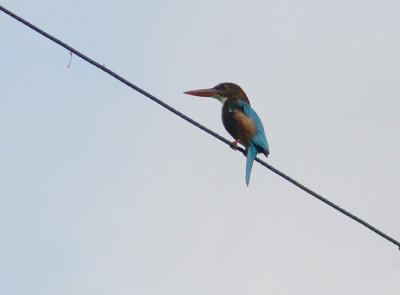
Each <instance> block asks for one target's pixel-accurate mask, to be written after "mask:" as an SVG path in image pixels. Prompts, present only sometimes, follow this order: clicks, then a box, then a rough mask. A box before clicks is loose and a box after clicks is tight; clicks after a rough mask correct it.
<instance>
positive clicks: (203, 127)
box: [0, 5, 400, 249]
mask: <svg viewBox="0 0 400 295" xmlns="http://www.w3.org/2000/svg"><path fill="white" fill-rule="evenodd" d="M0 10H1V11H3V12H4V13H6V14H8V15H9V16H11V17H12V18H14V19H16V20H18V21H19V22H21V23H23V24H24V25H26V26H27V27H29V28H31V29H32V30H34V31H36V32H38V33H39V34H41V35H43V36H44V37H46V38H48V39H50V40H51V41H53V42H55V43H57V44H58V45H60V46H62V47H64V48H65V49H67V50H69V51H70V52H72V53H73V54H75V55H77V56H79V57H80V58H82V59H83V60H85V61H87V62H88V63H90V64H92V65H94V66H95V67H97V68H99V69H100V70H102V71H104V72H106V73H107V74H109V75H110V76H112V77H114V78H115V79H117V80H119V81H121V82H122V83H124V84H125V85H127V86H129V87H130V88H132V89H134V90H136V91H137V92H139V93H141V94H143V95H144V96H146V97H148V98H150V99H151V100H152V101H154V102H156V103H158V104H159V105H161V106H162V107H164V108H166V109H167V110H169V111H170V112H172V113H174V114H175V115H177V116H179V117H181V118H182V119H184V120H186V121H188V122H189V123H191V124H193V125H194V126H196V127H198V128H200V129H201V130H203V131H205V132H207V133H208V134H210V135H212V136H214V137H215V138H217V139H219V140H220V141H222V142H224V143H225V144H227V145H229V146H231V144H232V143H231V142H230V141H229V140H227V139H226V138H224V137H222V136H221V135H219V134H218V133H216V132H214V131H212V130H211V129H209V128H207V127H205V126H203V125H201V124H200V123H198V122H196V121H195V120H193V119H191V118H190V117H188V116H186V115H185V114H183V113H181V112H180V111H178V110H177V109H175V108H173V107H171V106H170V105H168V104H166V103H165V102H163V101H162V100H160V99H158V98H157V97H155V96H154V95H152V94H150V93H148V92H146V91H144V90H143V89H141V88H139V87H138V86H136V85H134V84H132V83H131V82H129V81H128V80H126V79H124V78H123V77H121V76H119V75H118V74H116V73H114V72H113V71H111V70H110V69H107V68H106V67H105V66H103V65H101V64H99V63H98V62H96V61H94V60H93V59H91V58H89V57H87V56H86V55H84V54H82V53H80V52H79V51H78V50H76V49H74V48H72V47H71V46H69V45H68V44H66V43H64V42H62V41H61V40H59V39H57V38H55V37H53V36H52V35H50V34H48V33H46V32H45V31H43V30H41V29H39V28H38V27H36V26H35V25H33V24H31V23H29V22H28V21H26V20H24V19H23V18H21V17H19V16H18V15H16V14H15V13H13V12H11V11H9V10H8V9H6V8H4V7H3V6H1V5H0ZM237 149H238V150H239V151H240V152H242V153H243V154H244V155H245V150H244V149H243V148H241V147H238V148H237ZM255 160H256V161H257V162H258V163H260V164H261V165H263V166H264V167H266V168H268V169H269V170H271V171H272V172H274V173H276V174H278V175H279V176H281V177H282V178H284V179H286V180H287V181H289V182H291V183H292V184H294V185H295V186H297V187H298V188H300V189H302V190H303V191H305V192H306V193H308V194H310V195H312V196H313V197H315V198H316V199H318V200H320V201H322V202H324V203H325V204H327V205H329V206H330V207H332V208H334V209H336V210H337V211H339V212H341V213H342V214H344V215H346V216H347V217H349V218H351V219H353V220H354V221H356V222H358V223H360V224H362V225H363V226H365V227H366V228H368V229H370V230H371V231H373V232H375V233H376V234H378V235H379V236H381V237H382V238H384V239H386V240H388V241H389V242H391V243H393V244H395V245H396V246H397V247H399V249H400V242H399V241H397V240H395V239H394V238H392V237H391V236H389V235H387V234H385V233H384V232H382V231H380V230H379V229H377V228H376V227H374V226H372V225H370V224H369V223H368V222H366V221H364V220H362V219H361V218H359V217H357V216H355V215H353V214H352V213H350V212H349V211H347V210H345V209H343V208H341V207H340V206H338V205H336V204H335V203H333V202H331V201H329V200H328V199H326V198H324V197H322V196H321V195H319V194H317V193H316V192H314V191H312V190H311V189H309V188H307V187H306V186H304V185H302V184H301V183H299V182H297V181H296V180H294V179H293V178H291V177H290V176H288V175H286V174H284V173H283V172H281V171H279V170H278V169H276V168H274V167H273V166H271V165H270V164H268V163H266V162H264V161H263V160H260V159H259V158H256V159H255Z"/></svg>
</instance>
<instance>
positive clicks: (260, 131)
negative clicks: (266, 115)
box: [238, 100, 269, 154]
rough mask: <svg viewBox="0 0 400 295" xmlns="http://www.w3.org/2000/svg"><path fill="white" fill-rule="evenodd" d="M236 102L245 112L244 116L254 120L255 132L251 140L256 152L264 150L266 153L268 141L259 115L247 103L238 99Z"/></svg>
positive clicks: (267, 151)
mask: <svg viewBox="0 0 400 295" xmlns="http://www.w3.org/2000/svg"><path fill="white" fill-rule="evenodd" d="M238 103H239V105H240V106H241V107H243V112H244V113H245V114H246V116H247V117H249V118H250V119H252V120H253V121H254V124H255V125H256V131H257V132H256V134H255V135H254V136H253V138H252V139H251V141H252V142H253V143H254V144H255V146H256V148H257V152H259V153H264V152H266V153H267V154H268V153H269V146H268V141H267V138H266V137H265V132H264V126H263V124H262V122H261V119H260V117H259V116H258V115H257V113H256V112H255V111H254V110H253V109H252V108H251V106H250V105H249V104H248V103H246V102H244V101H241V100H238Z"/></svg>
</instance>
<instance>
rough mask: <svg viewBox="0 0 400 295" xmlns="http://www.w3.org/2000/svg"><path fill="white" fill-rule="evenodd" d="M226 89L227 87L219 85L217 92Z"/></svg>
mask: <svg viewBox="0 0 400 295" xmlns="http://www.w3.org/2000/svg"><path fill="white" fill-rule="evenodd" d="M226 88H227V86H226V85H225V84H222V85H219V86H218V89H219V90H224V89H226Z"/></svg>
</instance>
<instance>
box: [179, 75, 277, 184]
mask: <svg viewBox="0 0 400 295" xmlns="http://www.w3.org/2000/svg"><path fill="white" fill-rule="evenodd" d="M184 93H185V94H190V95H195V96H203V97H213V98H216V99H218V100H219V101H220V102H221V103H222V123H223V124H224V127H225V129H226V130H227V131H228V132H229V134H230V135H232V137H233V138H234V139H235V141H234V142H233V143H232V147H233V148H234V149H237V145H238V143H240V144H242V145H243V146H244V147H245V148H246V153H247V161H246V184H247V185H249V181H250V173H251V168H252V167H253V162H254V159H255V158H256V156H257V154H258V153H263V154H264V155H265V156H266V157H268V154H269V147H268V142H267V138H266V137H265V132H264V127H263V125H262V123H261V119H260V118H259V117H258V115H257V113H256V112H255V111H254V110H253V109H252V108H251V106H250V101H249V99H248V98H247V96H246V93H244V91H243V90H242V88H240V86H239V85H236V84H233V83H228V82H224V83H220V84H218V85H217V86H215V87H213V88H209V89H200V90H191V91H186V92H184Z"/></svg>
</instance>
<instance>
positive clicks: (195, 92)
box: [184, 88, 217, 97]
mask: <svg viewBox="0 0 400 295" xmlns="http://www.w3.org/2000/svg"><path fill="white" fill-rule="evenodd" d="M184 93H185V94H189V95H195V96H203V97H213V96H214V95H215V94H217V91H216V90H215V89H214V88H209V89H199V90H190V91H185V92H184Z"/></svg>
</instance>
